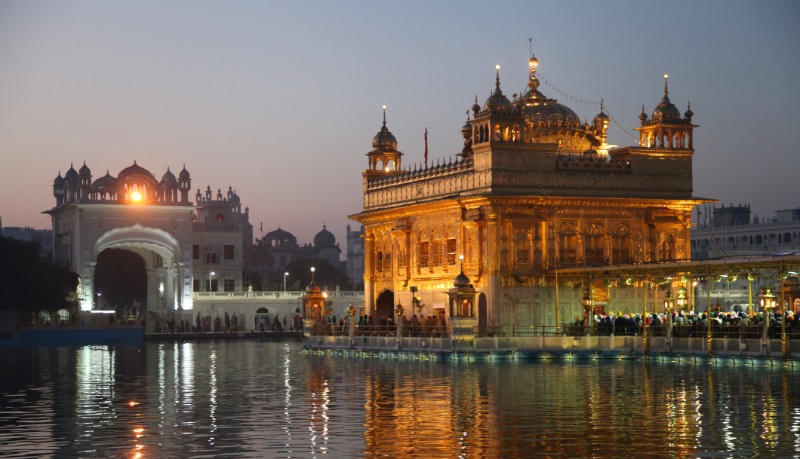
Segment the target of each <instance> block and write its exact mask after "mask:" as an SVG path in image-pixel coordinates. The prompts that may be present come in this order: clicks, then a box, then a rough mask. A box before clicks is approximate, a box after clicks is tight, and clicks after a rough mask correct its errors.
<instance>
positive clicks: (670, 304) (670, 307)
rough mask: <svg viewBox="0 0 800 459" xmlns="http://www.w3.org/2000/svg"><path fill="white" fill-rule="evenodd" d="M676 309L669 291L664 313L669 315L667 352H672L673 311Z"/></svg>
mask: <svg viewBox="0 0 800 459" xmlns="http://www.w3.org/2000/svg"><path fill="white" fill-rule="evenodd" d="M681 288H683V287H681ZM684 294H685V292H684ZM678 301H680V290H679V291H678ZM684 301H685V298H684ZM679 304H680V303H679ZM674 308H675V300H673V299H672V290H670V289H667V293H666V295H665V296H664V312H666V313H667V352H672V310H673V309H674Z"/></svg>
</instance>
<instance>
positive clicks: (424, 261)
mask: <svg viewBox="0 0 800 459" xmlns="http://www.w3.org/2000/svg"><path fill="white" fill-rule="evenodd" d="M430 256H431V254H430V246H429V243H428V242H427V241H425V242H420V243H419V266H420V267H421V268H425V267H427V266H428V265H429V264H430Z"/></svg>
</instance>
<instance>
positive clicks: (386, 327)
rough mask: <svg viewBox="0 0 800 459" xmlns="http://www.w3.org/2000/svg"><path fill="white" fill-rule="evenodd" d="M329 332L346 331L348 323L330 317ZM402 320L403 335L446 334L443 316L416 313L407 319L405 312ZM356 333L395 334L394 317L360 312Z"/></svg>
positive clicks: (368, 334) (427, 335)
mask: <svg viewBox="0 0 800 459" xmlns="http://www.w3.org/2000/svg"><path fill="white" fill-rule="evenodd" d="M330 320H331V330H330V331H331V332H332V333H333V334H344V335H346V334H347V333H348V327H349V324H348V322H347V320H346V319H339V321H338V322H337V321H336V316H332V317H331V319H330ZM401 320H402V321H403V327H402V330H403V336H413V337H420V336H425V337H434V338H439V337H446V336H448V330H447V319H445V318H444V317H443V316H432V315H430V316H425V315H422V316H420V317H417V315H416V314H414V315H413V316H411V319H408V318H407V317H406V316H405V314H404V315H402V316H401ZM355 332H356V335H358V336H395V335H396V334H397V323H396V321H395V318H394V317H392V316H389V315H381V316H377V315H371V316H370V315H366V314H362V315H361V316H359V318H358V322H357V323H356V330H355Z"/></svg>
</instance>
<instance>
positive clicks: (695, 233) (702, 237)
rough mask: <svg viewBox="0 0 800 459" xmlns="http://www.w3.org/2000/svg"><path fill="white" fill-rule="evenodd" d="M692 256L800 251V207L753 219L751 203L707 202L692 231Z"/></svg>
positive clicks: (771, 253)
mask: <svg viewBox="0 0 800 459" xmlns="http://www.w3.org/2000/svg"><path fill="white" fill-rule="evenodd" d="M691 244H692V245H691V253H692V259H693V260H706V259H710V258H722V257H734V256H736V257H742V256H750V255H774V254H778V253H786V252H800V208H797V209H787V210H779V211H777V212H776V215H775V217H774V218H771V219H759V218H758V217H757V216H756V217H755V218H754V219H753V220H752V222H751V221H750V206H749V205H738V206H727V207H726V206H725V205H722V206H720V207H711V206H704V207H701V208H699V209H698V218H697V225H696V226H695V227H694V228H692V231H691Z"/></svg>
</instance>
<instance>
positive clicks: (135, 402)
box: [128, 400, 139, 407]
mask: <svg viewBox="0 0 800 459" xmlns="http://www.w3.org/2000/svg"><path fill="white" fill-rule="evenodd" d="M138 404H139V402H137V401H134V400H131V401H130V402H128V406H130V407H134V406H136V405H138Z"/></svg>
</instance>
